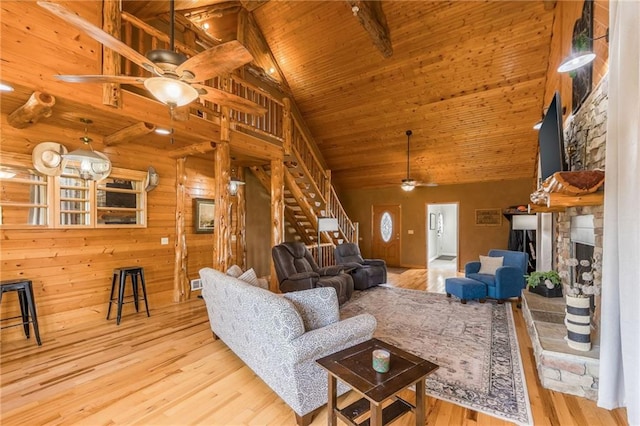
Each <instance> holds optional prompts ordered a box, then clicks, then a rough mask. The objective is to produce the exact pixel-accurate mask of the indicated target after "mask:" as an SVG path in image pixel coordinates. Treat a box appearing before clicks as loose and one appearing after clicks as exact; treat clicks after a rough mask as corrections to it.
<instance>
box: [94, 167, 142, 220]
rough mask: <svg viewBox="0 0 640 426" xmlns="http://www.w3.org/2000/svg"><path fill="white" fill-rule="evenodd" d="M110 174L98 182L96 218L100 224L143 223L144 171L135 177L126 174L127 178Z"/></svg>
mask: <svg viewBox="0 0 640 426" xmlns="http://www.w3.org/2000/svg"><path fill="white" fill-rule="evenodd" d="M116 176H117V175H114V174H112V175H110V176H109V177H108V178H107V179H104V180H102V181H101V182H99V183H98V191H97V214H98V215H97V220H98V226H101V225H107V226H109V225H111V226H113V225H145V223H146V217H145V216H146V215H145V211H146V210H145V209H144V207H143V206H144V205H145V204H146V192H145V191H144V178H145V177H146V173H143V175H142V176H139V177H138V178H136V177H135V176H133V177H132V176H131V173H129V174H128V176H129V177H127V178H118V177H116Z"/></svg>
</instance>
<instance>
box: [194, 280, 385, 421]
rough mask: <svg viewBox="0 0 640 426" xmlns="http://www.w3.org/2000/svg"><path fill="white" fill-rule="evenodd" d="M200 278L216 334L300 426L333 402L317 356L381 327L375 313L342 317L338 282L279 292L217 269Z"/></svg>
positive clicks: (342, 389)
mask: <svg viewBox="0 0 640 426" xmlns="http://www.w3.org/2000/svg"><path fill="white" fill-rule="evenodd" d="M200 277H201V278H202V296H203V298H204V301H205V303H206V306H207V312H208V314H209V322H210V324H211V330H212V331H213V335H214V338H217V337H219V338H220V339H221V340H222V341H223V342H224V343H225V344H226V345H227V346H228V347H229V348H230V349H231V350H232V351H233V352H234V353H235V354H236V355H237V356H238V357H240V359H242V360H243V361H244V362H245V363H246V364H247V366H249V368H251V369H252V370H253V371H254V372H255V373H256V375H258V376H259V377H260V378H261V379H262V380H264V382H265V383H266V384H267V385H268V386H269V387H270V388H271V389H272V390H273V391H274V392H276V393H277V394H278V395H279V396H280V397H281V398H282V399H283V400H284V402H285V403H287V404H288V405H289V406H290V407H291V408H292V409H293V411H294V412H295V414H296V421H297V423H298V425H306V424H309V423H310V422H311V417H312V416H313V414H315V411H316V410H317V409H318V408H320V407H322V406H323V405H324V404H326V403H327V386H328V383H327V373H326V372H325V370H323V369H322V368H321V367H320V366H319V365H318V364H317V363H316V362H315V360H316V359H318V358H321V357H323V356H326V355H329V354H332V353H334V352H337V351H339V350H342V349H345V348H348V347H350V346H353V345H355V344H358V343H360V342H364V341H366V340H368V339H370V338H371V337H372V335H373V332H374V330H375V328H376V320H375V318H374V317H373V316H372V315H369V314H361V315H358V316H355V317H352V318H349V319H345V320H342V321H340V314H339V311H338V297H337V295H336V292H335V290H334V289H333V288H332V287H323V288H314V289H311V290H303V291H298V292H292V293H286V294H283V295H279V294H275V293H272V292H270V291H268V290H265V289H262V288H259V287H255V286H252V285H251V284H248V283H246V282H243V281H240V280H238V279H236V278H234V277H231V276H229V275H226V274H223V273H221V272H219V271H216V270H214V269H211V268H203V269H201V270H200ZM347 390H348V388H347V387H346V386H344V385H339V387H338V391H339V393H340V394H342V393H344V392H346V391H347Z"/></svg>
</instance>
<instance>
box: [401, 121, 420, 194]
mask: <svg viewBox="0 0 640 426" xmlns="http://www.w3.org/2000/svg"><path fill="white" fill-rule="evenodd" d="M405 134H406V135H407V178H406V179H402V185H400V187H401V188H402V190H403V191H407V192H408V191H413V189H414V188H415V187H416V181H415V180H413V179H411V178H410V177H409V141H410V138H411V135H412V134H413V132H412V131H411V130H407V131H406V132H405Z"/></svg>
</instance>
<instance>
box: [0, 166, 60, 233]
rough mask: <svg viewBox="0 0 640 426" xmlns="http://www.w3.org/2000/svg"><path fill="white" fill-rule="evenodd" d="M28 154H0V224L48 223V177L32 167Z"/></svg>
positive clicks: (27, 226) (40, 225)
mask: <svg viewBox="0 0 640 426" xmlns="http://www.w3.org/2000/svg"><path fill="white" fill-rule="evenodd" d="M30 162H31V157H30V156H28V155H20V154H9V153H7V154H4V153H3V154H2V165H0V225H2V227H3V228H29V227H46V226H49V224H50V222H51V220H50V217H49V215H50V212H51V211H50V208H49V203H48V200H49V198H50V197H49V193H48V192H49V187H50V185H49V178H48V177H47V176H44V175H41V174H40V173H38V172H37V171H36V170H33V169H32V168H29V167H25V166H24V164H30Z"/></svg>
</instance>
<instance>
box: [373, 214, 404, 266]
mask: <svg viewBox="0 0 640 426" xmlns="http://www.w3.org/2000/svg"><path fill="white" fill-rule="evenodd" d="M400 217H401V214H400V205H396V204H394V205H378V206H373V207H372V220H371V224H372V226H371V230H372V232H373V236H372V238H371V257H373V258H374V259H384V260H385V262H387V265H388V266H400V247H401V246H402V245H401V240H400V235H401V232H400Z"/></svg>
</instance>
